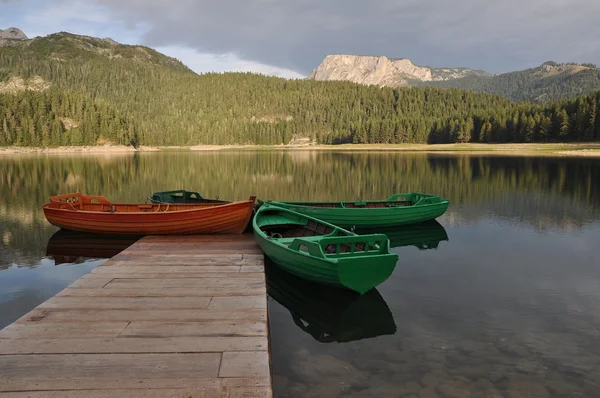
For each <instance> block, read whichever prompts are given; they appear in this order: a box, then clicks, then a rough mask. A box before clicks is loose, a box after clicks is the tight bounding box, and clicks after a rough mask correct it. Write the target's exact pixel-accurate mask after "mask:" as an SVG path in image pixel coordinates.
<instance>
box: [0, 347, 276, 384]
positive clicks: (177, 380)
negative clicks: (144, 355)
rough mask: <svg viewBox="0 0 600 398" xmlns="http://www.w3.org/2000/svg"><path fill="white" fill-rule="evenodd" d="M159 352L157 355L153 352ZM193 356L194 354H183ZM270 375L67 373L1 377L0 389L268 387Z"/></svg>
mask: <svg viewBox="0 0 600 398" xmlns="http://www.w3.org/2000/svg"><path fill="white" fill-rule="evenodd" d="M155 355H159V354H155ZM186 355H195V354H186ZM270 386H271V381H270V378H269V377H246V378H213V377H191V378H183V377H173V378H163V377H161V376H160V375H153V376H152V378H136V377H126V373H124V374H121V375H120V376H119V377H117V378H110V377H106V376H105V377H103V378H100V379H94V378H92V377H87V378H79V379H73V378H69V376H68V375H63V376H62V377H55V378H48V377H35V378H14V377H13V378H10V379H3V378H1V377H0V391H31V392H33V391H56V390H60V391H68V390H107V389H181V388H205V389H209V388H210V389H212V388H219V387H221V388H224V389H225V390H227V389H229V388H235V387H269V388H270Z"/></svg>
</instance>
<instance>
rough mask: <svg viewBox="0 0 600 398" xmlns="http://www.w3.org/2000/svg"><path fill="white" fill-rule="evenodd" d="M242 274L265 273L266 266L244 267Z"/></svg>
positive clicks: (241, 268)
mask: <svg viewBox="0 0 600 398" xmlns="http://www.w3.org/2000/svg"><path fill="white" fill-rule="evenodd" d="M240 272H265V266H264V265H242V266H241V267H240Z"/></svg>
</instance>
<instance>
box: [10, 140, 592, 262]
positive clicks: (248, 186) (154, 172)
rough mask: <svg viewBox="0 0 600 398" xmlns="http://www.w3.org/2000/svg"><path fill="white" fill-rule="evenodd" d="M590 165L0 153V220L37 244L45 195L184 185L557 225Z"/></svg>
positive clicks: (571, 207) (19, 240) (578, 202)
mask: <svg viewBox="0 0 600 398" xmlns="http://www.w3.org/2000/svg"><path fill="white" fill-rule="evenodd" d="M599 164H600V162H599V161H598V160H595V159H572V158H542V157H536V158H525V157H501V156H487V157H486V156H471V155H444V154H429V155H428V154H406V153H395V152H370V153H364V152H362V153H347V152H329V151H322V152H317V151H315V152H285V151H280V152H253V151H240V152H225V153H223V152H221V153H217V152H179V153H173V152H165V153H136V154H127V155H123V154H119V155H114V156H113V155H111V156H106V155H100V156H96V155H91V156H90V155H86V156H81V155H79V156H77V155H68V156H63V155H60V156H58V155H57V156H45V155H33V156H6V157H3V158H2V159H0V168H1V169H2V170H3V173H1V174H0V195H1V196H0V197H1V198H2V208H1V209H0V210H1V211H0V221H2V224H3V228H6V229H7V230H9V231H10V232H11V234H12V239H11V240H10V242H9V243H8V244H5V243H3V245H5V246H8V248H11V249H15V250H16V249H19V248H20V249H26V250H25V251H27V252H31V251H43V250H42V249H41V248H42V246H44V245H45V243H46V242H47V240H48V238H49V237H50V236H51V235H52V233H53V232H54V231H55V230H56V229H55V228H54V227H52V226H50V225H48V224H47V223H46V221H45V219H44V217H43V213H42V212H41V211H40V207H41V205H42V204H43V203H45V202H46V201H47V200H48V197H49V196H51V195H56V194H60V193H66V192H73V191H81V192H84V193H88V194H96V195H98V194H99V195H104V196H106V197H107V198H108V199H109V200H112V201H133V202H139V201H144V200H145V198H146V197H147V196H149V195H150V194H151V193H152V192H154V191H159V190H168V189H177V188H186V189H190V190H196V191H199V192H201V193H202V194H203V195H205V196H206V197H215V196H219V197H220V198H222V199H245V198H247V197H249V196H250V195H253V194H255V195H258V197H259V198H263V199H269V198H274V199H281V200H346V199H354V198H358V197H360V198H363V199H377V198H385V197H388V196H389V195H390V194H392V193H394V192H406V191H422V192H431V193H437V194H439V195H442V196H444V197H447V198H449V199H450V200H451V201H452V204H451V208H450V212H452V211H458V213H455V217H457V218H459V219H467V220H469V219H473V218H479V217H481V216H482V215H483V213H484V212H492V214H493V215H495V216H502V217H508V218H511V219H512V220H516V221H521V220H522V221H525V222H528V223H531V224H533V225H534V226H536V227H537V228H540V229H545V228H565V227H571V226H578V225H581V224H583V223H584V222H585V221H586V220H589V219H591V218H593V217H596V216H597V214H598V209H599V208H600V183H598V181H600V167H598V166H599ZM456 214H458V215H456ZM5 225H6V227H4V226H5ZM38 248H39V250H38ZM5 251H6V247H5ZM2 262H5V261H2Z"/></svg>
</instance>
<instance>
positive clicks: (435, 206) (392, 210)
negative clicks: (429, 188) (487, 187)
mask: <svg viewBox="0 0 600 398" xmlns="http://www.w3.org/2000/svg"><path fill="white" fill-rule="evenodd" d="M401 195H406V196H407V197H408V198H411V195H422V194H414V193H413V194H401ZM423 196H424V198H423V199H421V200H416V201H415V202H416V204H413V205H410V206H389V207H388V206H387V205H388V203H389V202H392V201H390V200H389V199H388V201H366V202H354V203H351V202H348V203H346V205H352V206H357V204H359V203H360V204H361V205H362V204H364V205H365V207H358V206H357V207H328V206H330V205H333V203H317V202H276V201H271V202H269V203H272V204H273V205H275V206H278V207H283V208H285V209H289V210H292V211H295V212H298V213H301V214H305V215H307V216H310V217H314V218H317V219H319V220H323V221H326V222H328V223H330V224H334V225H337V226H340V227H342V228H357V229H367V228H386V227H395V226H401V225H410V224H417V223H421V222H425V221H429V220H434V219H436V218H438V217H440V216H441V215H443V214H444V213H445V212H446V210H448V206H449V204H450V203H449V201H447V200H444V199H440V198H439V197H437V196H432V195H423ZM390 199H391V198H390ZM370 205H374V206H375V205H378V206H382V207H367V206H370Z"/></svg>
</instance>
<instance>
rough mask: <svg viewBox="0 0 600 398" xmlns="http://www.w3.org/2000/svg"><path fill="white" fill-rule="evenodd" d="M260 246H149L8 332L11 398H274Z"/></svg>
mask: <svg viewBox="0 0 600 398" xmlns="http://www.w3.org/2000/svg"><path fill="white" fill-rule="evenodd" d="M268 345H269V341H268V320H267V297H266V283H265V275H264V257H263V254H262V252H261V250H260V248H259V247H258V245H257V244H256V243H255V241H254V238H253V237H252V236H251V235H222V236H218V235H208V236H169V237H168V236H147V237H145V238H143V239H141V240H139V241H138V242H137V243H135V244H133V245H132V246H130V247H129V248H128V249H127V250H125V251H123V252H121V253H120V254H118V255H117V256H115V257H113V258H112V259H110V260H108V261H107V262H106V263H105V264H104V265H102V266H99V267H97V268H96V269H95V270H94V271H92V272H91V273H90V274H88V275H86V276H85V277H83V278H81V279H79V280H77V281H76V282H75V283H73V284H72V285H71V286H69V287H68V288H66V289H65V290H63V291H62V292H60V293H59V294H57V295H56V296H55V297H53V298H51V299H50V300H48V301H46V302H44V303H43V304H41V305H39V306H38V307H37V308H35V309H34V310H33V311H31V312H29V313H28V314H26V315H25V316H23V317H22V318H20V319H19V320H17V321H16V322H15V323H13V324H12V325H9V326H8V327H6V328H5V329H3V330H2V331H0V397H32V398H37V397H84V396H90V397H121V396H123V397H142V396H143V397H151V398H153V397H161V398H163V397H167V398H169V397H181V398H183V397H186V398H190V397H194V398H195V397H221V396H223V397H270V396H272V390H271V372H270V363H269V346H268Z"/></svg>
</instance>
